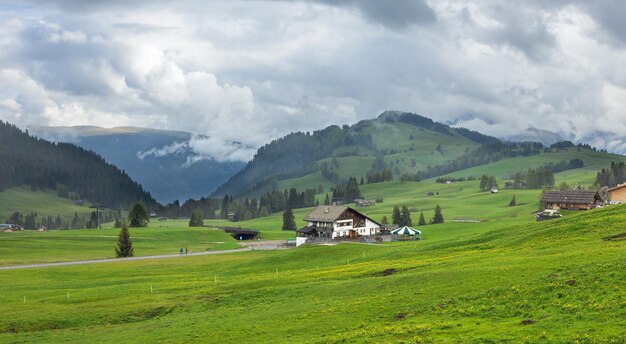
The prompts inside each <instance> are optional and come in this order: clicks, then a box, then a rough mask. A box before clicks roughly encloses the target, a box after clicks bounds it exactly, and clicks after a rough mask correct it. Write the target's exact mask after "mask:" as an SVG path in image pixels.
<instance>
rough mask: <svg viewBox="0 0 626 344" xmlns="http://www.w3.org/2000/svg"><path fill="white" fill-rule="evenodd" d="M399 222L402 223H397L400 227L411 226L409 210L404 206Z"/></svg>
mask: <svg viewBox="0 0 626 344" xmlns="http://www.w3.org/2000/svg"><path fill="white" fill-rule="evenodd" d="M400 220H401V222H402V223H399V225H400V227H404V226H412V225H413V221H412V220H411V212H409V208H407V206H406V205H403V206H402V212H401V214H400Z"/></svg>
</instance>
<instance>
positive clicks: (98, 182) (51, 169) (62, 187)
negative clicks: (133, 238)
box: [0, 121, 156, 208]
mask: <svg viewBox="0 0 626 344" xmlns="http://www.w3.org/2000/svg"><path fill="white" fill-rule="evenodd" d="M0 161H2V164H3V166H2V168H0V192H1V191H4V190H7V189H9V188H13V187H23V186H28V187H30V188H31V189H32V190H33V191H38V190H42V191H43V190H53V191H55V192H56V193H57V194H59V195H62V196H64V197H73V198H75V199H85V200H88V201H91V202H97V203H103V204H106V205H108V206H110V207H125V206H128V205H130V204H132V203H134V202H143V203H145V204H146V205H148V206H153V205H156V201H155V200H154V199H153V198H152V196H150V194H149V193H147V192H146V191H144V189H143V188H142V187H141V185H139V184H137V183H136V182H134V181H133V180H132V179H131V178H130V177H129V176H128V175H127V174H126V173H125V172H123V171H121V170H119V169H118V168H117V167H115V166H113V165H111V164H108V163H106V162H105V161H104V160H103V159H102V157H100V156H99V155H97V154H95V153H93V152H91V151H87V150H85V149H82V148H79V147H77V146H75V145H73V144H67V143H52V142H48V141H45V140H41V139H37V138H35V137H32V136H30V135H29V134H28V132H23V131H21V130H19V129H18V128H17V127H15V126H13V125H10V124H8V123H4V122H1V121H0ZM36 207H38V205H36V204H34V205H33V208H36Z"/></svg>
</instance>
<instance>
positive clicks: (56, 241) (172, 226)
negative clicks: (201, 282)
mask: <svg viewBox="0 0 626 344" xmlns="http://www.w3.org/2000/svg"><path fill="white" fill-rule="evenodd" d="M106 227H107V226H106V225H105V226H104V228H102V229H73V230H55V231H47V232H37V231H26V230H25V231H21V232H14V233H0V268H1V267H2V266H5V265H20V264H34V263H50V262H60V261H74V260H85V259H103V258H115V247H116V245H117V236H118V234H119V231H120V230H119V229H117V228H111V226H110V224H109V226H108V228H106ZM130 233H131V238H132V240H133V246H134V249H135V256H150V255H159V254H174V253H177V252H178V250H179V249H180V248H181V247H187V248H188V249H189V251H191V252H201V251H211V250H226V249H233V248H238V247H240V245H239V244H238V243H237V242H236V241H235V240H234V239H233V238H232V237H231V236H230V235H228V234H226V233H224V231H221V230H217V229H213V228H198V227H195V228H190V227H188V223H187V221H166V222H156V221H153V222H152V223H151V224H150V226H149V227H146V228H131V229H130Z"/></svg>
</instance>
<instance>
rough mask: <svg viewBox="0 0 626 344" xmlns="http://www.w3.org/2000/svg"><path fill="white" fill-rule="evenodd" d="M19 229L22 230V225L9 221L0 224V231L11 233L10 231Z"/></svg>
mask: <svg viewBox="0 0 626 344" xmlns="http://www.w3.org/2000/svg"><path fill="white" fill-rule="evenodd" d="M21 230H24V227H22V226H20V225H14V224H11V223H3V224H0V232H5V233H11V232H15V231H21Z"/></svg>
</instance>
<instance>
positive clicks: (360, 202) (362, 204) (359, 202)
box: [354, 198, 376, 207]
mask: <svg viewBox="0 0 626 344" xmlns="http://www.w3.org/2000/svg"><path fill="white" fill-rule="evenodd" d="M354 204H355V205H356V206H357V207H371V206H373V205H376V202H374V201H370V200H367V199H360V198H357V199H355V200H354Z"/></svg>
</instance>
